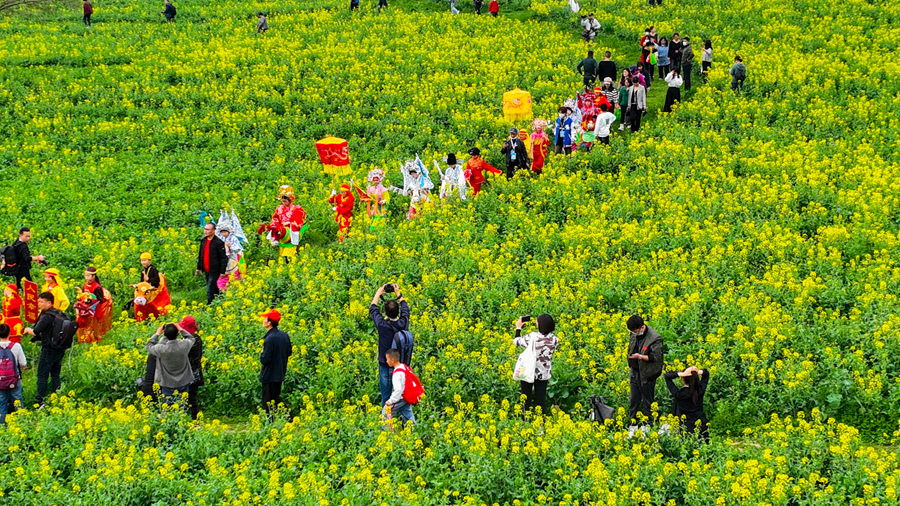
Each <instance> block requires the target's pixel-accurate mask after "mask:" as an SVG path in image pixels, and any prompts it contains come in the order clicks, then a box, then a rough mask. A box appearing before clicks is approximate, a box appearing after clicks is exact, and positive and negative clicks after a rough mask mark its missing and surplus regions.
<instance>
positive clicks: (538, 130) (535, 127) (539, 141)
mask: <svg viewBox="0 0 900 506" xmlns="http://www.w3.org/2000/svg"><path fill="white" fill-rule="evenodd" d="M546 129H547V121H546V120H543V119H541V118H537V119H535V120H534V121H532V122H531V130H532V134H531V170H532V171H533V172H535V173H537V174H540V173H541V171H543V170H544V159H545V158H546V157H547V146H549V145H550V138H549V137H548V136H547V133H546V132H545V131H544V130H546Z"/></svg>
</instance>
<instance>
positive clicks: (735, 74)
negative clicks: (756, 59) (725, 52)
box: [728, 55, 747, 91]
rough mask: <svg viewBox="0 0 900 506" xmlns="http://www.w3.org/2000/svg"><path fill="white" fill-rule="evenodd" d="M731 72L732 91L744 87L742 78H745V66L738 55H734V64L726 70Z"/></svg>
mask: <svg viewBox="0 0 900 506" xmlns="http://www.w3.org/2000/svg"><path fill="white" fill-rule="evenodd" d="M728 73H729V74H731V89H732V90H734V91H738V90H743V89H744V79H747V66H746V65H744V60H743V58H741V57H740V56H739V55H735V57H734V65H732V66H731V70H729V71H728Z"/></svg>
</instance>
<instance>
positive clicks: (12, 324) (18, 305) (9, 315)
mask: <svg viewBox="0 0 900 506" xmlns="http://www.w3.org/2000/svg"><path fill="white" fill-rule="evenodd" d="M0 323H5V324H7V325H9V340H10V341H11V342H13V343H21V342H22V327H23V326H24V324H23V323H22V297H20V296H19V290H18V288H17V287H16V285H15V284H14V283H10V284H8V285H6V289H5V290H3V315H2V318H0Z"/></svg>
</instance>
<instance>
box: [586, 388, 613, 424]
mask: <svg viewBox="0 0 900 506" xmlns="http://www.w3.org/2000/svg"><path fill="white" fill-rule="evenodd" d="M590 402H591V421H593V422H594V423H603V422H604V420H609V419H610V418H614V417H615V416H616V410H615V409H614V408H613V407H612V406H610V405H608V404H606V400H605V399H603V397H600V396H599V395H592V396H591V401H590Z"/></svg>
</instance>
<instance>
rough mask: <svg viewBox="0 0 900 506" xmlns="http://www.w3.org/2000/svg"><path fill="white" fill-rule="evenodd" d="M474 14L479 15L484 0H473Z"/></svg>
mask: <svg viewBox="0 0 900 506" xmlns="http://www.w3.org/2000/svg"><path fill="white" fill-rule="evenodd" d="M473 3H474V4H475V14H477V15H479V16H481V8H482V7H483V6H484V0H474V2H473Z"/></svg>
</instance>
